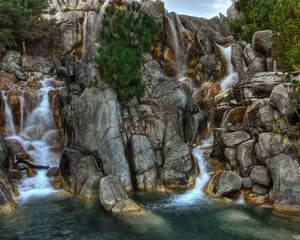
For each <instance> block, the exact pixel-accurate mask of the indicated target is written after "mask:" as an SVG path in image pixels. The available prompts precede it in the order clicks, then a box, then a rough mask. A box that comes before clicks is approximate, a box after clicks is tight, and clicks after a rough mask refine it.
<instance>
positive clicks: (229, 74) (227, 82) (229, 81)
mask: <svg viewBox="0 0 300 240" xmlns="http://www.w3.org/2000/svg"><path fill="white" fill-rule="evenodd" d="M218 47H219V49H220V52H221V54H222V56H223V59H224V60H225V65H226V76H225V77H224V78H223V79H222V80H221V88H222V90H226V89H228V88H231V87H232V86H233V84H235V82H236V81H237V74H236V72H235V71H234V67H233V65H232V62H231V55H232V49H231V46H230V47H227V48H225V47H223V46H220V45H218Z"/></svg>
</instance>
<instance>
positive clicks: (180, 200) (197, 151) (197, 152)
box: [172, 137, 213, 205]
mask: <svg viewBox="0 0 300 240" xmlns="http://www.w3.org/2000/svg"><path fill="white" fill-rule="evenodd" d="M212 139H213V138H212V137H209V138H208V139H206V140H204V141H203V143H202V144H201V145H200V146H198V147H196V148H194V149H193V152H192V153H193V156H194V157H195V159H197V161H198V166H199V170H200V175H199V176H198V177H197V178H196V182H195V187H194V188H193V189H191V190H189V191H187V192H186V193H184V194H183V195H179V196H177V197H175V198H174V199H173V201H172V203H173V204H175V205H187V204H193V203H195V202H196V201H197V200H199V199H201V198H203V196H204V193H203V188H204V187H205V185H206V183H207V182H208V180H209V174H208V173H207V171H206V166H205V158H204V151H205V149H206V148H208V147H209V146H211V144H212Z"/></svg>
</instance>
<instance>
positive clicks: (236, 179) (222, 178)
mask: <svg viewBox="0 0 300 240" xmlns="http://www.w3.org/2000/svg"><path fill="white" fill-rule="evenodd" d="M242 184H243V181H242V178H241V177H240V176H239V175H237V174H236V173H235V172H230V171H226V172H219V173H217V174H216V175H214V176H213V177H212V178H211V180H210V182H209V183H208V186H209V192H210V193H211V194H212V195H214V196H216V197H222V196H226V195H230V194H232V193H235V192H237V191H239V190H240V189H241V188H242Z"/></svg>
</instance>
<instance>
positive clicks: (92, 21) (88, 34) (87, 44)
mask: <svg viewBox="0 0 300 240" xmlns="http://www.w3.org/2000/svg"><path fill="white" fill-rule="evenodd" d="M109 1H110V0H106V1H105V2H104V3H103V5H102V7H101V9H100V12H94V11H87V12H85V13H84V21H83V44H82V45H83V47H82V58H88V57H90V55H91V54H90V52H91V49H92V48H93V45H94V43H95V42H96V41H97V36H98V31H99V29H100V27H101V20H102V18H103V15H104V13H105V9H106V8H107V6H108V5H109Z"/></svg>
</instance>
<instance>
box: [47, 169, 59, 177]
mask: <svg viewBox="0 0 300 240" xmlns="http://www.w3.org/2000/svg"><path fill="white" fill-rule="evenodd" d="M58 174H59V168H58V167H52V168H49V170H48V171H47V177H57V176H58Z"/></svg>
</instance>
